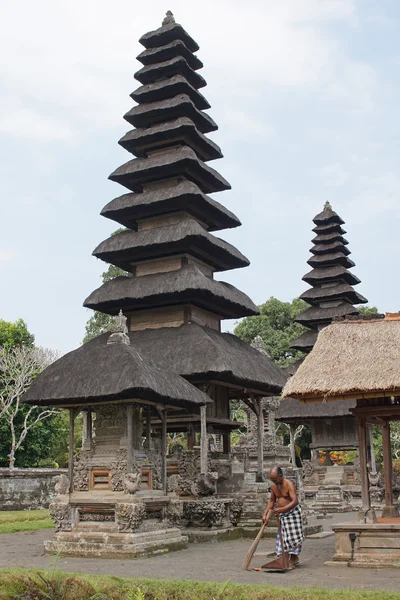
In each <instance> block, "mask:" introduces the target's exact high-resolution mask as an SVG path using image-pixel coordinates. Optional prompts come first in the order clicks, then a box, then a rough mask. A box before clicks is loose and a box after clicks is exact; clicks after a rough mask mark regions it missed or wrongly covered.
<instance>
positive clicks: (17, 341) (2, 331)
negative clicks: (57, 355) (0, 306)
mask: <svg viewBox="0 0 400 600" xmlns="http://www.w3.org/2000/svg"><path fill="white" fill-rule="evenodd" d="M34 342H35V336H34V335H33V334H32V333H30V332H29V331H28V327H27V325H26V323H25V321H23V320H22V319H18V320H17V321H15V322H14V323H11V322H9V321H4V320H3V319H0V346H4V347H6V348H13V347H14V346H33V344H34Z"/></svg>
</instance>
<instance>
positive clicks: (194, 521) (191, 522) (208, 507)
mask: <svg viewBox="0 0 400 600" xmlns="http://www.w3.org/2000/svg"><path fill="white" fill-rule="evenodd" d="M228 506H229V501H228V502H227V501H226V500H217V499H214V498H213V499H207V500H193V501H189V502H184V503H183V521H184V522H185V524H186V526H187V527H208V528H210V527H222V526H223V525H224V524H225V523H226V521H227V508H228Z"/></svg>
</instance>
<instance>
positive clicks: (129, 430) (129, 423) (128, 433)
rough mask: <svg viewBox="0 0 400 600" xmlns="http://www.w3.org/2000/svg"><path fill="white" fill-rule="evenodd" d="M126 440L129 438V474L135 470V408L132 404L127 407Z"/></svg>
mask: <svg viewBox="0 0 400 600" xmlns="http://www.w3.org/2000/svg"><path fill="white" fill-rule="evenodd" d="M126 423H127V428H126V438H127V451H126V470H127V472H128V473H132V470H133V406H132V404H127V405H126Z"/></svg>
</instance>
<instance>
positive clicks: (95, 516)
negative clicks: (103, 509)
mask: <svg viewBox="0 0 400 600" xmlns="http://www.w3.org/2000/svg"><path fill="white" fill-rule="evenodd" d="M114 520H115V518H114V515H112V514H111V515H110V514H102V513H96V512H89V513H80V515H79V521H99V522H104V521H110V522H113V521H114Z"/></svg>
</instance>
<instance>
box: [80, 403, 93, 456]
mask: <svg viewBox="0 0 400 600" xmlns="http://www.w3.org/2000/svg"><path fill="white" fill-rule="evenodd" d="M82 417H83V424H82V425H83V426H82V450H91V449H92V447H93V419H92V410H91V409H88V410H84V411H82Z"/></svg>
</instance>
